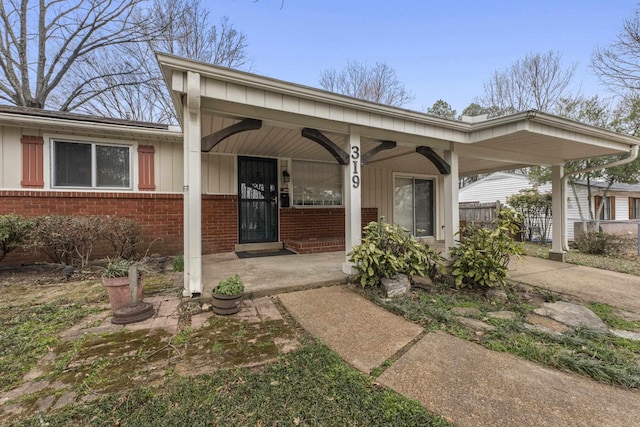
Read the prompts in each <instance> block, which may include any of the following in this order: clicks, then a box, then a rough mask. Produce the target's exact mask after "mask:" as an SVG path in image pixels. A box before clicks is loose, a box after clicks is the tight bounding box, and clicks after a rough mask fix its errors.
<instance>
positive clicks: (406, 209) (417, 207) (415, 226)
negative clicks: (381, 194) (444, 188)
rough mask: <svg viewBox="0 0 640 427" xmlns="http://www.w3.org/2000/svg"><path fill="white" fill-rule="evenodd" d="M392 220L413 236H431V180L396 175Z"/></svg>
mask: <svg viewBox="0 0 640 427" xmlns="http://www.w3.org/2000/svg"><path fill="white" fill-rule="evenodd" d="M393 222H394V223H396V224H398V225H401V226H402V227H404V228H406V229H407V230H409V231H410V232H411V233H412V234H413V235H414V236H433V180H431V179H418V178H413V177H396V179H395V182H394V187H393Z"/></svg>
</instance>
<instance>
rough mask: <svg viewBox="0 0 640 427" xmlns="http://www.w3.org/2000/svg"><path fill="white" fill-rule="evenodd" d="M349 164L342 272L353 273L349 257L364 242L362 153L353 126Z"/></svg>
mask: <svg viewBox="0 0 640 427" xmlns="http://www.w3.org/2000/svg"><path fill="white" fill-rule="evenodd" d="M348 140H349V146H348V153H349V164H348V165H347V166H346V167H345V168H344V181H343V183H344V184H343V186H344V207H345V239H344V249H345V262H344V264H342V271H343V272H344V273H345V274H352V273H353V266H352V263H351V262H349V256H348V255H347V254H348V253H349V252H351V250H352V249H353V247H354V246H357V245H359V244H360V242H361V240H362V220H361V216H362V210H361V206H362V200H361V190H362V166H361V160H362V152H361V151H360V130H359V129H358V128H357V127H355V126H352V127H351V130H350V132H349V138H348Z"/></svg>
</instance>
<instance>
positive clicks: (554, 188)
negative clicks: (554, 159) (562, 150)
mask: <svg viewBox="0 0 640 427" xmlns="http://www.w3.org/2000/svg"><path fill="white" fill-rule="evenodd" d="M563 174H564V166H562V165H559V166H552V167H551V212H552V217H551V226H552V228H553V231H552V233H551V239H552V243H551V251H550V252H549V259H552V260H554V261H562V262H564V258H565V251H564V248H563V246H564V245H563V242H564V240H565V238H566V230H567V209H566V203H567V200H566V197H565V188H564V180H563V179H562V175H563Z"/></svg>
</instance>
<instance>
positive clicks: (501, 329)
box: [369, 289, 640, 388]
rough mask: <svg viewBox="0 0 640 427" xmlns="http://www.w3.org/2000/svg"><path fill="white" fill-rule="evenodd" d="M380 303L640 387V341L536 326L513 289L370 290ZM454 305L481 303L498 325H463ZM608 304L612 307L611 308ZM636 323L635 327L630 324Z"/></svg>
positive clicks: (617, 321) (557, 364)
mask: <svg viewBox="0 0 640 427" xmlns="http://www.w3.org/2000/svg"><path fill="white" fill-rule="evenodd" d="M369 297H370V298H372V299H373V300H374V301H375V302H376V303H377V304H379V305H382V306H383V307H385V308H387V309H388V310H390V311H392V312H394V313H397V314H399V315H402V316H404V317H406V318H408V319H411V320H413V321H416V322H418V323H420V324H422V325H423V326H425V327H426V328H427V329H429V330H445V331H447V332H449V333H451V334H453V335H456V336H458V337H460V338H462V339H466V340H470V341H474V342H478V343H480V344H481V345H483V346H485V347H486V348H489V349H491V350H497V351H503V352H507V353H511V354H513V355H516V356H518V357H522V358H524V359H527V360H531V361H534V362H538V363H542V364H545V365H547V366H550V367H553V368H557V369H561V370H567V371H573V372H576V373H579V374H582V375H585V376H589V377H591V378H594V379H596V380H598V381H602V382H606V383H610V384H618V385H624V386H627V387H632V388H639V387H640V342H638V341H631V340H627V339H623V338H617V337H613V336H609V335H604V334H601V333H595V332H593V331H591V330H588V329H578V330H575V331H573V332H569V333H565V334H562V335H552V334H548V333H544V332H537V331H531V330H529V329H526V328H525V327H524V320H525V317H526V314H527V313H529V312H532V311H533V309H534V308H535V307H534V306H532V305H529V304H527V303H526V302H524V301H521V300H519V298H518V297H517V294H516V293H513V292H510V293H509V300H508V301H503V302H496V301H491V300H488V299H486V298H484V297H483V296H481V295H480V294H477V293H476V294H473V293H471V292H466V293H462V292H461V291H460V290H452V289H449V290H447V289H441V290H438V291H434V292H426V291H420V290H419V291H417V292H416V293H415V294H414V295H413V296H411V297H406V298H396V299H392V300H385V299H383V298H380V297H379V296H377V295H375V293H374V292H371V293H369ZM594 306H595V308H596V313H604V312H606V311H607V310H609V315H608V316H604V319H603V320H604V321H605V322H606V323H607V324H608V325H609V326H611V327H613V326H614V325H615V326H616V327H618V328H619V329H625V330H635V329H634V328H637V327H638V324H637V323H638V322H628V321H627V323H625V321H624V319H621V318H619V317H618V316H615V315H614V314H613V312H612V310H611V308H610V307H608V306H605V305H604V304H599V305H592V307H594ZM453 307H475V308H478V309H479V310H480V315H478V316H475V317H477V318H479V319H481V320H483V321H485V322H487V323H489V324H491V325H493V326H495V327H496V329H495V330H493V331H489V332H486V333H484V334H483V335H482V336H481V337H478V336H477V335H476V334H475V331H473V330H471V329H469V328H466V327H465V326H463V325H461V324H460V323H459V322H458V321H457V320H456V319H455V315H454V314H453V313H452V312H451V309H452V308H453ZM607 307H608V309H607ZM499 310H509V311H513V312H515V313H516V314H518V316H517V317H516V319H515V320H502V319H491V318H490V317H489V316H487V313H488V312H490V311H499ZM629 327H631V329H629Z"/></svg>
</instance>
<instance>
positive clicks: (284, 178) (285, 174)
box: [282, 169, 291, 184]
mask: <svg viewBox="0 0 640 427" xmlns="http://www.w3.org/2000/svg"><path fill="white" fill-rule="evenodd" d="M289 181H291V175H289V172H287V170H286V169H285V170H283V171H282V182H284V183H285V184H288V183H289Z"/></svg>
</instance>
